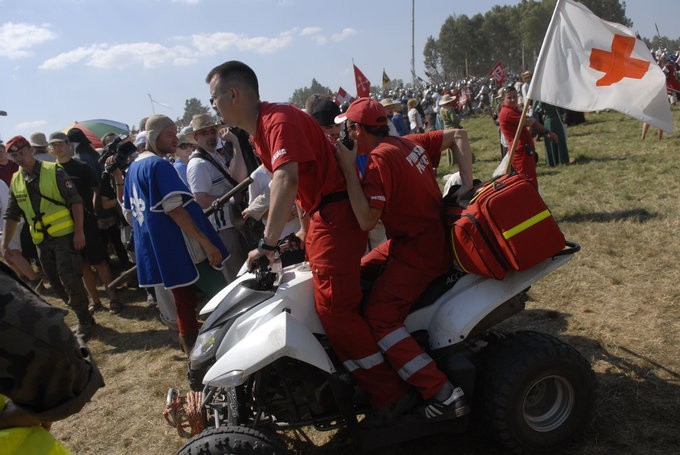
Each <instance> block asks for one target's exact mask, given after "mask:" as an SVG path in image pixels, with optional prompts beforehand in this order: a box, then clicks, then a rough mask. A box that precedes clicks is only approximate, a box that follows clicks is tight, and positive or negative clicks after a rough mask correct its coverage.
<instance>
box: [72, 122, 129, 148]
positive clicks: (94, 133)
mask: <svg viewBox="0 0 680 455" xmlns="http://www.w3.org/2000/svg"><path fill="white" fill-rule="evenodd" d="M71 128H78V129H79V130H80V131H82V132H83V133H85V136H86V137H87V138H88V139H89V140H90V143H91V144H92V147H94V148H101V147H103V146H104V145H103V144H102V141H101V138H102V137H104V136H105V135H107V134H108V133H115V134H130V128H129V127H128V126H127V125H126V124H125V123H121V122H116V121H114V120H107V119H101V118H98V119H92V120H83V121H80V122H75V123H74V124H72V125H70V126H67V127H66V128H64V129H63V131H64V133H67V132H68V130H70V129H71Z"/></svg>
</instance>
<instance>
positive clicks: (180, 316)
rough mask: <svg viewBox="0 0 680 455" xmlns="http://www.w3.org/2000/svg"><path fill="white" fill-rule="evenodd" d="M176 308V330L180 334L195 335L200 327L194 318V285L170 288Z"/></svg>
mask: <svg viewBox="0 0 680 455" xmlns="http://www.w3.org/2000/svg"><path fill="white" fill-rule="evenodd" d="M170 291H171V292H172V296H173V297H174V298H175V307H176V308H177V330H178V331H179V333H180V335H196V334H198V328H199V327H200V325H199V323H198V320H197V319H196V290H195V289H194V285H193V284H190V285H189V286H181V287H177V288H173V289H170Z"/></svg>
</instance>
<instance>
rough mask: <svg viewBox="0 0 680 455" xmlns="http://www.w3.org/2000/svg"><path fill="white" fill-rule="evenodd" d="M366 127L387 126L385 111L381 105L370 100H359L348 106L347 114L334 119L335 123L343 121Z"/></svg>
mask: <svg viewBox="0 0 680 455" xmlns="http://www.w3.org/2000/svg"><path fill="white" fill-rule="evenodd" d="M347 119H349V120H351V121H353V122H356V123H360V124H362V125H368V126H383V125H387V111H385V108H384V107H383V105H382V104H380V103H379V102H377V101H375V100H372V99H370V98H359V99H358V100H356V101H354V102H353V103H352V104H350V106H349V109H347V112H345V113H343V114H340V115H338V116H337V117H335V123H342V122H344V121H345V120H347Z"/></svg>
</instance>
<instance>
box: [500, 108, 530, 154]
mask: <svg viewBox="0 0 680 455" xmlns="http://www.w3.org/2000/svg"><path fill="white" fill-rule="evenodd" d="M521 118H522V111H521V110H519V108H516V107H510V106H506V105H503V106H502V107H501V112H500V113H499V114H498V123H499V124H500V126H501V132H502V133H503V136H505V140H506V141H508V144H509V145H508V148H509V147H510V146H511V145H512V141H514V140H515V133H516V132H517V127H518V126H519V121H520V119H521ZM526 144H531V150H534V139H533V138H532V137H531V133H530V132H529V129H528V128H526V127H524V128H523V129H522V132H521V133H520V135H519V143H518V144H517V147H516V148H515V150H525V151H526V147H525V145H526Z"/></svg>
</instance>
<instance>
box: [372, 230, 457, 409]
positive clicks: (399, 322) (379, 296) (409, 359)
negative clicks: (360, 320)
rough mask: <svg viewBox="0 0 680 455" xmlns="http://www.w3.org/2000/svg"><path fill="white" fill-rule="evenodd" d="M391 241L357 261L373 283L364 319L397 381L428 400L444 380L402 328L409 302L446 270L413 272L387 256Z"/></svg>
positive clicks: (404, 264) (409, 267)
mask: <svg viewBox="0 0 680 455" xmlns="http://www.w3.org/2000/svg"><path fill="white" fill-rule="evenodd" d="M393 242H394V240H388V241H387V242H385V243H383V244H382V245H380V246H378V247H376V248H374V249H373V250H371V251H370V252H369V253H368V254H367V255H366V256H364V258H363V259H362V261H361V268H362V274H363V275H364V276H366V277H372V276H375V275H377V274H380V275H379V276H378V278H377V279H376V280H375V283H374V285H373V289H372V290H371V295H370V296H369V298H368V302H367V303H366V308H365V310H364V318H365V319H366V321H367V322H368V325H369V326H370V328H371V331H372V332H373V335H374V336H375V339H376V340H377V342H378V346H379V347H380V349H381V350H382V351H383V353H384V354H385V357H387V361H388V362H389V364H390V365H391V366H392V368H394V370H396V371H397V373H398V374H399V377H400V378H401V379H403V380H404V381H405V382H407V383H408V384H410V385H412V386H413V387H415V388H416V389H418V391H419V392H420V394H421V395H422V396H423V398H424V399H426V400H427V399H429V398H432V397H433V396H434V395H435V394H436V393H437V392H438V391H439V390H440V389H441V388H442V386H443V385H444V384H445V383H446V381H447V379H448V378H447V377H446V375H445V374H444V373H442V372H441V371H440V370H439V368H437V365H436V363H435V362H434V360H432V358H431V357H430V356H429V355H428V354H426V353H425V352H423V350H422V349H421V348H420V345H419V344H418V343H417V342H416V340H415V339H414V338H413V337H412V336H411V335H410V334H409V333H408V331H407V330H406V328H405V327H404V320H405V319H406V316H408V312H409V308H410V307H411V305H412V304H413V302H414V301H415V300H416V299H417V298H418V297H419V296H420V295H421V294H422V293H423V292H424V291H425V289H426V288H427V286H428V285H429V284H430V283H431V282H432V281H433V280H434V279H435V278H437V277H438V276H439V275H441V274H443V273H445V272H446V268H444V269H443V270H441V269H442V267H436V266H435V267H433V268H432V270H423V268H422V267H419V268H415V267H413V266H411V265H409V264H407V263H406V262H404V261H402V260H399V259H396V258H395V257H394V255H391V254H390V248H391V247H392V248H394V246H395V245H391V244H392V243H393ZM383 267H384V270H383V271H382V273H380V270H382V269H383Z"/></svg>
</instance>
